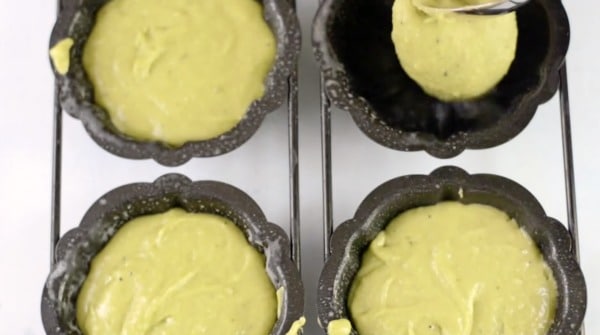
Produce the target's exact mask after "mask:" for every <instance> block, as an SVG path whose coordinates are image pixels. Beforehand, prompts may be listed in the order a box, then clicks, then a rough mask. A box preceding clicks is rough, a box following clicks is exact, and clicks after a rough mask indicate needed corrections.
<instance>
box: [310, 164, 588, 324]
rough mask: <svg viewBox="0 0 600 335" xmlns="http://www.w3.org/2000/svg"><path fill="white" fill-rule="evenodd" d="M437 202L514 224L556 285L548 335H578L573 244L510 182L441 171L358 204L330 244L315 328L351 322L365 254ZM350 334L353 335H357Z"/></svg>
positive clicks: (579, 298)
mask: <svg viewBox="0 0 600 335" xmlns="http://www.w3.org/2000/svg"><path fill="white" fill-rule="evenodd" d="M441 201H459V202H461V203H465V204H469V203H479V204H485V205H490V206H493V207H496V208H498V209H500V210H502V211H504V212H506V213H507V214H508V215H509V216H510V217H512V218H514V219H515V220H516V221H517V222H518V224H519V225H521V227H522V228H523V229H524V230H525V231H526V232H527V233H528V234H529V235H530V236H531V237H532V239H533V240H534V241H535V243H536V244H537V246H538V248H539V249H540V250H541V252H542V254H543V256H544V259H545V261H546V262H547V264H548V265H549V267H550V268H551V269H552V272H553V274H554V278H555V279H556V282H557V285H558V304H557V310H556V316H555V319H554V322H553V324H552V326H551V328H550V331H549V332H548V335H576V334H577V331H578V330H579V328H580V327H581V324H582V322H583V317H584V314H585V309H586V304H587V294H586V286H585V281H584V278H583V274H582V272H581V269H580V268H579V265H578V264H577V261H576V260H575V258H574V256H573V254H572V250H571V248H572V245H571V243H572V239H571V235H570V234H569V232H568V231H567V230H566V229H565V228H564V227H563V225H562V224H561V223H560V222H558V221H556V220H555V219H553V218H550V217H548V216H546V213H545V212H544V210H543V208H542V207H541V205H540V204H539V202H538V201H537V200H536V199H535V197H534V196H533V195H532V194H531V193H529V191H527V190H526V189H525V188H523V187H522V186H520V185H519V184H517V183H515V182H514V181H511V180H509V179H506V178H503V177H499V176H496V175H488V174H475V175H469V174H467V173H466V172H465V171H463V170H461V169H459V168H456V167H442V168H439V169H437V170H435V171H434V172H432V173H431V175H428V176H426V175H411V176H404V177H399V178H396V179H393V180H390V181H388V182H386V183H384V184H382V185H381V186H379V187H377V188H376V189H375V190H374V191H373V192H371V194H369V195H368V196H367V197H366V198H365V200H363V202H362V203H361V204H360V206H359V207H358V210H357V211H356V214H355V216H354V218H353V219H351V220H348V221H346V222H344V223H342V224H341V225H340V226H339V227H338V228H337V229H336V230H335V232H334V234H333V237H332V239H331V245H332V254H331V257H330V258H329V260H328V261H327V263H326V264H325V268H324V269H323V271H322V273H321V278H320V280H319V289H318V315H319V324H320V325H321V327H323V328H324V329H327V325H328V324H329V322H330V321H333V320H337V319H342V318H345V319H348V320H352V319H351V317H350V314H349V312H348V308H347V304H346V297H347V295H348V292H349V289H350V286H351V284H352V281H353V280H354V276H355V275H356V273H357V271H358V269H359V267H360V260H361V256H362V253H363V251H365V250H366V248H367V247H368V246H369V244H370V243H371V241H372V240H373V239H374V238H375V236H376V235H377V234H378V233H379V232H380V231H382V230H383V229H385V227H386V225H387V224H388V223H389V222H390V220H392V219H393V218H395V217H396V216H397V215H399V214H400V213H401V212H403V211H406V210H408V209H411V208H415V207H421V206H428V205H434V204H436V203H438V202H441ZM352 334H354V335H357V334H358V333H357V332H356V330H353V331H352Z"/></svg>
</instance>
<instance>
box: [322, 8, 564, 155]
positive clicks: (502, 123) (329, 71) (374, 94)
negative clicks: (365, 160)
mask: <svg viewBox="0 0 600 335" xmlns="http://www.w3.org/2000/svg"><path fill="white" fill-rule="evenodd" d="M393 3H394V1H393V0H372V1H366V0H324V1H323V3H322V5H321V7H320V8H319V11H318V12H317V15H316V17H315V20H314V25H313V47H314V53H315V56H316V58H317V60H318V61H319V63H320V65H321V69H322V72H323V75H324V79H325V85H324V88H325V90H326V92H327V95H328V96H329V98H330V99H331V102H332V103H333V104H334V105H336V106H337V107H339V108H341V109H344V110H346V111H348V112H350V114H351V115H352V118H353V119H354V122H355V123H356V124H357V125H358V127H359V128H360V129H361V130H362V131H363V132H364V133H365V134H366V135H367V136H368V137H370V138H371V139H372V140H374V141H376V142H378V143H379V144H381V145H384V146H387V147H389V148H392V149H396V150H403V151H417V150H425V151H427V152H428V153H429V154H431V155H433V156H436V157H439V158H449V157H454V156H456V155H458V154H460V153H461V152H462V151H464V150H465V149H483V148H489V147H493V146H496V145H500V144H502V143H504V142H507V141H508V140H510V139H511V138H513V137H514V136H516V135H517V134H518V133H519V132H521V131H522V130H523V129H524V128H525V126H526V125H527V124H528V123H529V121H530V120H531V119H532V118H533V115H534V114H535V111H536V109H537V107H538V105H540V104H542V103H544V102H546V101H548V100H549V99H550V98H551V97H552V96H553V95H554V93H555V92H556V90H557V88H558V81H559V79H558V70H559V68H560V67H561V66H562V64H563V63H564V58H565V54H566V52H567V49H568V45H569V22H568V18H567V14H566V13H565V10H564V8H563V6H562V4H561V2H560V0H532V1H531V2H530V3H529V4H527V5H525V6H523V7H522V8H520V9H519V10H518V11H517V20H518V28H519V38H518V42H517V51H516V57H515V61H514V62H513V64H512V65H511V67H510V69H509V72H508V74H507V75H506V76H505V77H504V79H503V80H502V81H501V82H500V83H499V84H498V85H497V86H496V87H495V88H494V89H493V90H492V91H490V92H489V93H487V94H486V95H484V96H482V97H480V98H478V99H474V100H471V101H464V102H455V103H448V102H443V101H440V100H438V99H436V98H434V97H431V96H429V95H427V94H426V93H425V92H424V91H423V90H422V89H421V88H420V87H419V86H418V85H417V84H416V83H415V82H414V81H413V80H412V79H411V78H410V77H408V75H407V74H406V73H405V72H404V70H403V69H402V67H401V65H400V62H399V61H398V59H397V57H396V53H395V50H394V46H393V42H392V40H391V31H392V22H391V21H392V19H391V18H392V5H393Z"/></svg>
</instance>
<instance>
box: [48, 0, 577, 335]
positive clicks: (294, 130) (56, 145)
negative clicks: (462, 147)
mask: <svg viewBox="0 0 600 335" xmlns="http://www.w3.org/2000/svg"><path fill="white" fill-rule="evenodd" d="M290 2H291V3H292V4H294V0H290ZM72 3H74V2H69V1H67V0H58V10H59V13H60V12H61V10H62V9H63V7H68V6H70V4H72ZM64 4H66V6H64ZM296 71H297V68H294V69H292V71H291V72H290V76H289V77H288V78H286V79H287V83H286V84H287V87H288V105H287V107H288V116H289V119H288V121H289V130H290V132H289V151H288V153H289V160H290V199H291V206H290V207H291V209H290V237H291V240H290V247H291V250H292V252H291V257H292V260H293V262H295V263H296V265H297V266H298V267H299V266H300V250H301V248H300V237H299V230H300V222H299V192H298V114H297V113H298V86H297V83H298V82H297V77H296ZM557 78H559V79H560V80H557V82H556V83H557V84H558V85H559V89H560V93H561V101H560V103H561V117H562V122H563V133H562V138H563V144H564V165H565V181H566V188H567V209H568V223H569V231H570V233H571V236H572V249H573V253H574V255H575V256H576V257H578V251H579V249H578V233H577V220H576V204H575V192H574V184H575V182H574V176H573V158H572V143H571V126H570V115H569V101H568V87H567V82H566V67H565V66H564V65H563V67H562V68H561V70H560V71H559V76H558V77H557ZM322 84H323V87H325V86H326V84H327V83H326V82H325V81H324V80H322ZM59 88H60V87H59V83H58V82H57V85H56V90H55V104H54V123H53V126H54V139H53V149H54V150H53V171H52V178H53V180H52V181H53V183H52V207H51V210H52V218H51V232H50V239H51V245H52V248H51V262H52V263H54V260H55V259H57V258H61V257H64V256H65V254H66V253H65V252H64V250H66V249H64V247H62V246H61V245H63V244H64V243H67V242H61V243H60V245H59V246H58V247H57V241H58V240H59V237H60V236H61V233H60V222H61V217H60V205H61V195H62V192H61V166H62V116H63V114H62V109H61V104H60V94H59V93H60V92H59V91H60V90H59ZM548 94H549V93H548ZM321 125H322V138H321V144H322V158H323V159H322V164H323V166H322V169H323V231H324V240H323V244H324V256H325V258H328V257H329V255H330V249H331V248H330V237H331V234H332V231H333V219H332V218H333V215H332V213H333V207H332V206H333V195H332V174H331V164H332V161H331V152H332V146H331V110H330V101H329V97H328V96H327V94H326V92H325V91H324V90H322V91H321ZM439 156H444V155H439ZM186 159H189V158H186ZM163 163H166V165H176V164H173V163H169V162H163ZM177 178H183V177H181V176H179V177H177ZM183 179H185V178H183ZM186 182H187V181H186ZM73 237H74V238H76V237H77V236H73ZM66 238H67V236H65V239H64V240H65V241H66ZM44 303H45V302H44ZM49 317H50V318H52V317H51V316H48V315H44V318H45V319H47V318H49ZM51 322H53V321H51ZM584 332H585V331H584V329H583V328H582V329H581V331H580V334H584ZM48 334H54V333H52V330H50V332H48Z"/></svg>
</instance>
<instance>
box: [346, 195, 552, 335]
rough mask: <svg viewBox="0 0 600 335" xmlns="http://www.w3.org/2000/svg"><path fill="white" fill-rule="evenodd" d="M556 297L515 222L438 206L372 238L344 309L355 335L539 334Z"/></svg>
mask: <svg viewBox="0 0 600 335" xmlns="http://www.w3.org/2000/svg"><path fill="white" fill-rule="evenodd" d="M556 300H557V288H556V282H555V281H554V278H553V275H552V272H551V270H550V268H549V267H548V266H547V265H546V263H545V261H544V260H543V257H542V256H541V254H540V252H539V250H538V249H537V247H536V245H535V244H534V242H533V241H532V240H531V238H530V237H529V236H528V235H527V234H526V233H525V232H523V231H522V230H521V229H520V228H519V227H518V225H517V223H516V222H515V221H514V220H512V219H510V218H509V217H508V216H507V215H506V214H505V213H504V212H502V211H500V210H498V209H495V208H493V207H490V206H484V205H477V204H473V205H463V204H460V203H457V202H445V203H440V204H437V205H435V206H429V207H421V208H417V209H413V210H409V211H406V212H404V213H402V214H401V215H399V216H398V217H396V218H395V219H394V220H392V221H391V222H390V224H389V225H388V226H387V228H386V229H385V230H384V231H382V232H381V233H379V235H377V237H376V238H375V239H374V240H373V241H372V242H371V244H370V246H369V248H368V250H367V251H366V252H365V254H364V256H363V259H362V264H361V267H360V269H359V271H358V273H357V275H356V277H355V279H354V282H353V284H352V287H351V290H350V294H349V296H348V307H349V309H350V314H351V316H352V320H353V323H354V326H355V327H356V329H357V330H358V332H359V334H360V335H401V334H403V335H432V334H438V335H442V334H443V335H471V334H473V335H475V334H481V335H503V334H505V335H516V334H527V335H546V334H547V332H548V329H549V328H550V326H551V324H552V321H553V319H554V313H555V310H556V304H557V302H556Z"/></svg>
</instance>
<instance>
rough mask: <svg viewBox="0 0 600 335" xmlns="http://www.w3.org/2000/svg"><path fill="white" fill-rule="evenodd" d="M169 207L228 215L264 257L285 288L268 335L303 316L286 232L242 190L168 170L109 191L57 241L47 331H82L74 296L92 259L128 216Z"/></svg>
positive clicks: (57, 334)
mask: <svg viewBox="0 0 600 335" xmlns="http://www.w3.org/2000/svg"><path fill="white" fill-rule="evenodd" d="M173 207H180V208H183V209H185V210H186V211H189V212H204V213H212V214H217V215H221V216H224V217H227V218H228V219H230V220H232V221H233V222H234V223H235V224H236V225H237V226H238V227H239V228H240V229H241V230H242V231H243V232H244V233H245V235H246V237H247V238H248V241H249V242H250V244H251V245H252V246H254V247H255V248H256V249H257V250H259V251H260V252H261V253H263V254H264V255H265V257H266V270H267V273H268V275H269V278H270V279H271V281H272V283H273V286H274V287H275V288H276V289H279V288H281V287H283V288H284V295H283V299H282V302H281V314H280V317H279V318H278V320H277V322H276V323H275V325H274V328H273V331H272V332H271V334H272V335H284V334H285V333H286V332H287V331H288V330H289V329H290V327H291V325H292V323H293V322H294V321H296V320H298V319H299V318H300V317H302V315H303V313H304V310H303V309H304V289H303V286H302V282H301V278H300V274H299V272H298V270H297V268H296V267H295V265H294V263H293V262H292V260H291V258H290V253H289V246H290V243H289V240H288V238H287V236H286V234H285V232H284V231H283V230H282V229H281V228H280V227H279V226H277V225H275V224H272V223H269V222H268V221H267V219H266V218H265V215H264V214H263V212H262V210H261V209H260V208H259V207H258V205H257V204H256V203H255V202H254V201H253V200H252V199H251V198H250V197H249V196H248V195H247V194H245V193H244V192H242V191H241V190H239V189H237V188H235V187H233V186H229V185H227V184H224V183H220V182H214V181H197V182H192V181H190V180H189V179H188V178H186V177H184V176H182V175H179V174H169V175H165V176H162V177H160V178H159V179H157V180H156V181H155V182H153V183H136V184H129V185H125V186H122V187H119V188H116V189H114V190H112V191H110V192H108V193H107V194H105V195H104V196H102V197H101V198H100V199H98V200H97V201H96V202H95V203H94V204H93V205H92V207H91V208H90V209H89V210H88V212H87V213H86V214H85V216H84V217H83V219H82V221H81V224H80V225H79V227H78V228H75V229H73V230H71V231H69V232H67V233H66V234H65V235H64V236H63V237H62V238H61V239H60V241H59V243H58V245H57V247H56V262H55V264H54V266H53V267H52V270H51V272H50V274H49V276H48V279H47V281H46V284H45V286H44V289H43V293H42V302H41V312H42V321H43V324H44V328H45V330H46V334H48V335H63V334H81V330H80V329H79V328H78V326H77V324H76V317H75V315H76V299H77V295H78V294H79V290H80V288H81V285H82V284H83V282H84V280H85V278H86V275H87V273H88V271H89V267H90V262H91V260H92V258H93V257H94V256H95V255H96V254H97V253H98V252H99V251H100V250H101V249H102V248H103V247H104V245H106V243H108V241H109V240H110V238H111V237H112V236H113V235H114V234H115V233H116V231H117V230H118V229H119V228H120V227H121V226H122V225H123V224H125V223H126V222H128V221H129V220H131V219H133V218H135V217H138V216H142V215H150V214H156V213H162V212H165V211H167V210H169V209H170V208H173Z"/></svg>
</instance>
